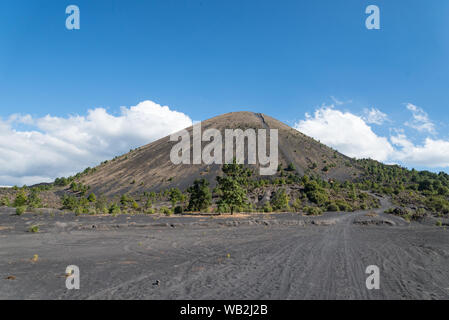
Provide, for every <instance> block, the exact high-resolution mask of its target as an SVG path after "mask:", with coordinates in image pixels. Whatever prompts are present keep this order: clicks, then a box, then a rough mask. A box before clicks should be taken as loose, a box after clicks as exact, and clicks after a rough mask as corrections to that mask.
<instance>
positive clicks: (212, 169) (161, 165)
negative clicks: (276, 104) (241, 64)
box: [80, 112, 364, 196]
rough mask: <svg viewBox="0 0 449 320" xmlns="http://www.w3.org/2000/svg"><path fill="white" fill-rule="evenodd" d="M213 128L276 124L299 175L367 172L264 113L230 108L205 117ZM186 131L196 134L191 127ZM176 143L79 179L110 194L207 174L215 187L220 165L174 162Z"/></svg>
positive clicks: (351, 176) (180, 184) (284, 157)
mask: <svg viewBox="0 0 449 320" xmlns="http://www.w3.org/2000/svg"><path fill="white" fill-rule="evenodd" d="M209 128H215V129H218V130H220V131H221V133H222V135H223V137H224V130H225V129H242V130H246V129H248V128H253V129H278V132H279V149H278V150H279V163H280V164H281V166H282V167H283V168H284V169H285V168H287V166H288V165H290V164H293V166H294V171H296V173H297V174H298V175H300V176H302V175H304V174H309V175H318V176H320V177H321V178H322V179H325V180H329V179H333V180H337V181H341V182H343V181H354V180H356V179H357V178H360V177H361V176H362V175H363V172H364V169H363V168H362V167H361V166H359V165H358V164H357V162H356V161H355V160H354V159H351V158H349V157H347V156H345V155H343V154H341V153H339V152H337V151H335V150H333V149H331V148H329V147H327V146H325V145H323V144H321V143H320V142H318V141H316V140H314V139H312V138H310V137H308V136H306V135H304V134H302V133H300V132H299V131H297V130H295V129H293V128H291V127H290V126H288V125H286V124H284V123H282V122H281V121H278V120H276V119H274V118H272V117H269V116H267V115H264V114H260V113H253V112H232V113H227V114H224V115H220V116H217V117H214V118H211V119H209V120H206V121H203V122H202V131H203V132H204V131H205V130H207V129H209ZM187 130H188V131H189V132H190V135H191V137H192V131H193V128H192V127H190V128H187ZM191 139H192V138H191ZM174 144H176V142H170V138H169V137H165V138H162V139H160V140H157V141H155V142H152V143H150V144H148V145H145V146H143V147H140V148H138V149H135V150H133V151H131V152H129V153H127V154H124V155H122V156H120V157H117V158H115V159H113V160H110V161H105V162H104V163H102V164H101V165H100V166H98V167H96V168H94V169H93V170H91V171H90V172H89V174H87V175H83V176H82V178H81V180H80V181H81V182H82V183H83V184H86V185H89V186H90V188H91V190H92V191H93V192H95V193H96V194H104V195H106V196H113V195H118V194H125V193H130V194H133V193H141V192H143V191H161V190H164V189H167V188H172V187H177V188H179V189H181V190H185V189H186V188H187V187H188V186H190V185H191V184H192V182H193V181H194V180H195V179H197V178H205V179H207V180H209V181H210V183H211V185H212V186H214V185H215V177H216V176H217V175H218V174H220V173H221V165H210V166H208V165H204V164H202V165H174V164H173V163H172V162H171V161H170V151H171V149H172V147H173V145H174ZM206 144H208V142H203V146H205V145H206ZM223 149H224V145H223ZM267 149H268V146H267ZM223 154H224V150H223ZM245 155H246V153H245ZM249 166H250V167H253V168H254V172H255V177H256V178H257V175H258V166H259V165H258V164H257V165H249Z"/></svg>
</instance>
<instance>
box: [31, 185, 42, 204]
mask: <svg viewBox="0 0 449 320" xmlns="http://www.w3.org/2000/svg"><path fill="white" fill-rule="evenodd" d="M28 205H29V206H30V207H31V208H41V207H42V200H41V199H40V198H39V191H38V190H37V189H35V188H33V189H32V190H31V192H30V196H29V197H28Z"/></svg>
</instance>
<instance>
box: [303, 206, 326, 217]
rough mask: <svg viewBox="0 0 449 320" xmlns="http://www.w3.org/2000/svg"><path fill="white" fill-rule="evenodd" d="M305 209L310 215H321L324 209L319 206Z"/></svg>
mask: <svg viewBox="0 0 449 320" xmlns="http://www.w3.org/2000/svg"><path fill="white" fill-rule="evenodd" d="M304 211H305V212H306V214H307V215H310V216H319V215H321V214H322V213H323V210H322V209H321V208H319V207H305V208H304Z"/></svg>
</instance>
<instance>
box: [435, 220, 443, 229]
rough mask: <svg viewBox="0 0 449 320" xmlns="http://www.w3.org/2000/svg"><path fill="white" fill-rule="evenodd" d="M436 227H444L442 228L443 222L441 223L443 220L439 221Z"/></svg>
mask: <svg viewBox="0 0 449 320" xmlns="http://www.w3.org/2000/svg"><path fill="white" fill-rule="evenodd" d="M435 225H436V226H437V227H442V226H443V222H441V220H438V221H437V222H436V223H435Z"/></svg>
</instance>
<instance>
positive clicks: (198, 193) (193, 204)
mask: <svg viewBox="0 0 449 320" xmlns="http://www.w3.org/2000/svg"><path fill="white" fill-rule="evenodd" d="M187 192H188V193H189V194H190V200H189V206H188V208H187V210H188V211H201V210H204V209H207V208H208V207H209V206H210V204H211V202H212V195H211V193H210V189H209V182H208V181H207V180H205V179H196V180H195V181H194V182H193V185H192V186H191V187H190V188H188V189H187Z"/></svg>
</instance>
